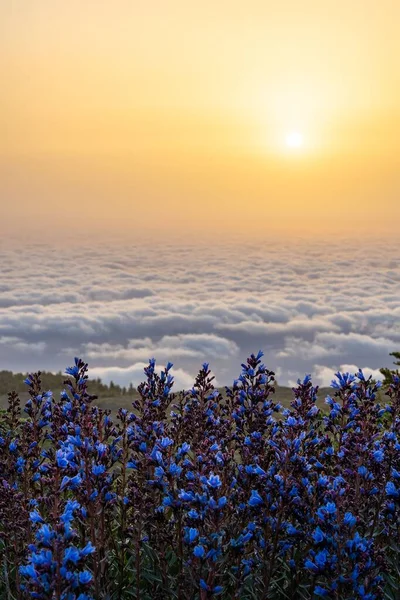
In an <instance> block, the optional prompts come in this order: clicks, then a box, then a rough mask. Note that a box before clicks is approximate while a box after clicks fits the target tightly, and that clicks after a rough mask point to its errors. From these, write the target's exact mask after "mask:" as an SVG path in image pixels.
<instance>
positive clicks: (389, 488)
mask: <svg viewBox="0 0 400 600" xmlns="http://www.w3.org/2000/svg"><path fill="white" fill-rule="evenodd" d="M385 490H386V495H387V496H393V497H394V498H398V497H399V496H400V491H399V490H398V489H397V488H396V486H395V484H394V483H393V481H388V482H387V484H386V487H385Z"/></svg>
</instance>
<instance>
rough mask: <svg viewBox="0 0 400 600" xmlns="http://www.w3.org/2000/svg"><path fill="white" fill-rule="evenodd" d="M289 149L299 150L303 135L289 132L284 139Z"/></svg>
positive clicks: (297, 132)
mask: <svg viewBox="0 0 400 600" xmlns="http://www.w3.org/2000/svg"><path fill="white" fill-rule="evenodd" d="M285 141H286V146H288V147H289V148H301V147H302V146H303V143H304V138H303V135H302V134H301V133H300V132H299V131H290V132H289V133H288V134H287V135H286V138H285Z"/></svg>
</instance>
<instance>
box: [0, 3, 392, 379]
mask: <svg viewBox="0 0 400 600" xmlns="http://www.w3.org/2000/svg"><path fill="white" fill-rule="evenodd" d="M399 22H400V3H399V2H395V1H393V0H381V1H380V2H376V0H352V1H351V2H348V0H335V1H331V0H324V1H322V2H321V1H320V0H318V1H317V0H302V1H301V2H299V1H297V0H296V1H289V0H281V1H280V2H276V1H275V0H274V1H268V0H262V1H261V0H260V1H258V0H248V1H247V2H237V1H235V0H230V1H229V2H228V1H225V0H219V1H218V2H215V1H211V0H202V2H191V1H187V0H186V1H183V0H168V1H165V0H162V1H161V0H160V1H156V0H145V1H136V0H114V1H113V2H108V1H105V0H85V2H82V1H81V0H69V1H68V2H65V1H64V0H35V2H32V1H31V0H4V1H2V2H0V81H1V82H2V84H1V85H2V90H1V94H0V222H1V224H2V236H1V239H0V259H1V260H0V368H8V369H11V370H23V371H26V370H28V369H39V368H40V369H42V370H43V369H49V370H54V371H58V370H60V369H64V368H65V366H67V365H68V364H72V363H71V361H72V360H73V356H75V355H76V354H80V355H81V356H82V358H84V359H85V360H87V361H88V362H89V365H90V366H91V368H92V373H93V374H95V375H96V376H101V377H103V378H104V379H105V380H110V379H113V380H114V381H116V382H120V383H123V384H127V383H129V382H130V381H133V382H134V383H135V384H137V383H138V381H141V380H142V374H143V365H145V364H146V362H147V360H148V359H149V358H150V357H152V356H154V357H155V358H156V359H157V360H159V361H161V362H163V361H164V363H166V362H167V361H168V360H171V361H173V362H174V364H175V365H176V366H175V367H174V368H175V369H176V372H175V373H176V377H177V382H178V384H179V385H180V386H186V385H187V384H188V383H189V380H191V381H193V380H192V379H191V378H192V377H193V376H194V375H195V374H196V373H197V370H198V367H199V365H201V362H202V361H205V360H209V361H210V364H214V368H215V374H216V377H217V381H218V382H219V383H221V384H226V383H231V382H232V379H233V377H237V376H238V375H239V372H240V363H241V362H242V361H243V360H245V358H246V356H247V355H248V354H249V353H250V352H257V351H258V350H259V349H262V350H263V351H264V352H265V353H266V360H267V362H268V366H269V367H270V368H274V369H275V370H276V372H277V376H278V381H280V382H282V383H284V384H291V383H293V382H295V381H296V379H297V377H300V376H304V374H305V373H312V374H314V375H315V377H316V381H317V382H319V383H324V384H326V383H329V381H330V380H331V378H332V374H333V372H334V370H335V369H339V368H342V367H343V368H348V369H355V368H356V367H357V368H358V367H363V368H365V369H367V372H369V373H372V374H374V376H378V375H379V372H378V369H379V367H381V366H391V364H392V361H391V358H390V357H389V352H393V351H396V350H399V346H400V329H399V327H400V325H399V323H400V313H399V310H400V300H399V298H400V295H399V292H400V275H399V273H400V271H399V259H400V236H399V219H400V208H399V207H400V60H399V57H400V36H399V35H398V23H399ZM138 378H139V379H138Z"/></svg>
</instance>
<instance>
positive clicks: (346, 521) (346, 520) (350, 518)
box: [343, 512, 357, 527]
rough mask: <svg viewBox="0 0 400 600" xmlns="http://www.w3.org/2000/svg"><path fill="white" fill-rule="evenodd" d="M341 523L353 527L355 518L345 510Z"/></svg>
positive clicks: (355, 521)
mask: <svg viewBox="0 0 400 600" xmlns="http://www.w3.org/2000/svg"><path fill="white" fill-rule="evenodd" d="M343 523H344V524H345V525H348V526H349V527H354V525H355V524H356V523H357V518H356V517H355V516H354V515H353V514H352V513H351V512H347V513H346V514H345V515H344V518H343Z"/></svg>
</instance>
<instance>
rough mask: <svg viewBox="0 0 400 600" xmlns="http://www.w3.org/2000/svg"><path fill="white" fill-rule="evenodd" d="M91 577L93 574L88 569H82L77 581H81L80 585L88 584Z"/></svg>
mask: <svg viewBox="0 0 400 600" xmlns="http://www.w3.org/2000/svg"><path fill="white" fill-rule="evenodd" d="M92 578H93V575H92V574H91V573H89V571H82V572H81V573H79V583H81V584H82V585H86V584H88V583H89V582H90V581H92Z"/></svg>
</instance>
